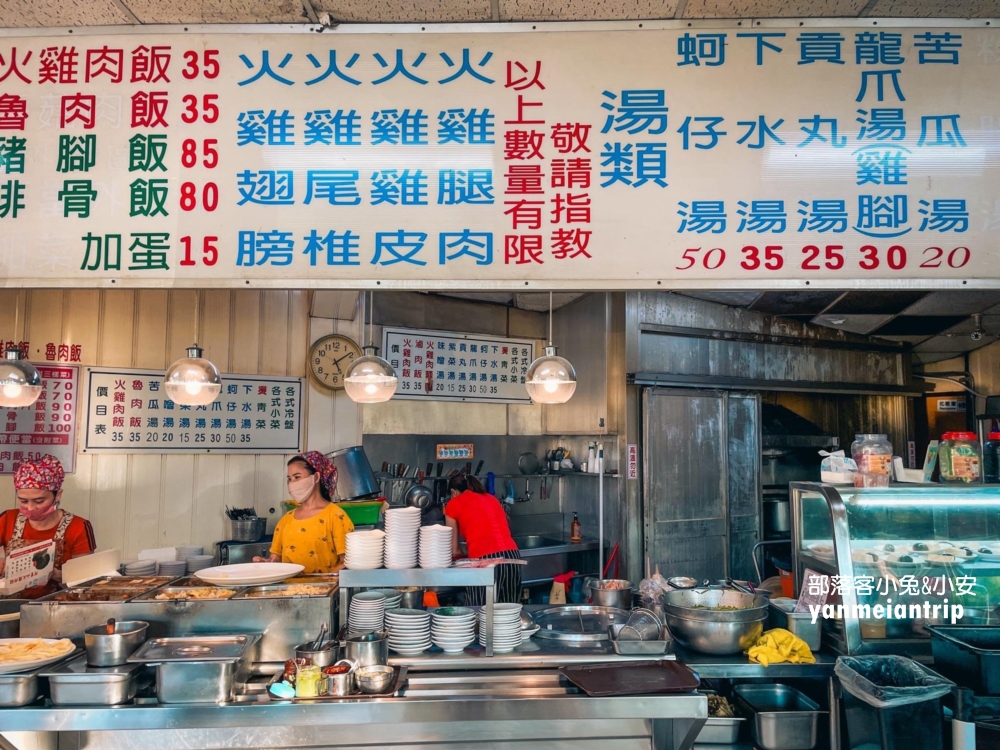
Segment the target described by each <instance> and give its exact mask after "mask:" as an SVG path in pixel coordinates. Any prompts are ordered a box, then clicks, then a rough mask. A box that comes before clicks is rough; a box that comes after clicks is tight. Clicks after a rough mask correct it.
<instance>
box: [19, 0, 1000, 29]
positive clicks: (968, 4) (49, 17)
mask: <svg viewBox="0 0 1000 750" xmlns="http://www.w3.org/2000/svg"><path fill="white" fill-rule="evenodd" d="M858 16H865V17H869V16H870V17H936V18H995V17H997V16H1000V0H0V27H40V26H104V25H121V24H135V23H141V24H173V23H310V22H311V23H316V22H323V23H334V24H335V23H437V22H440V23H466V22H491V21H492V22H498V21H609V20H633V19H671V18H780V17H793V18H799V17H800V18H809V17H816V18H819V17H833V18H837V17H841V18H843V17H847V18H851V17H858Z"/></svg>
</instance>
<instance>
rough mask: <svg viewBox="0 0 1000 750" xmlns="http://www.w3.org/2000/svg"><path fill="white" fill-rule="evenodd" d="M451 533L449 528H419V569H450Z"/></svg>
mask: <svg viewBox="0 0 1000 750" xmlns="http://www.w3.org/2000/svg"><path fill="white" fill-rule="evenodd" d="M453 533H454V532H453V531H452V529H451V527H450V526H440V525H438V526H422V527H420V567H421V568H450V567H451V535H452V534H453Z"/></svg>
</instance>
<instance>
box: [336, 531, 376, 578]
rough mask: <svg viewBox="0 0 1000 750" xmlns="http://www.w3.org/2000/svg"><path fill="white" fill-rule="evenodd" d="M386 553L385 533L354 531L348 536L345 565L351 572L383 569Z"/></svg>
mask: <svg viewBox="0 0 1000 750" xmlns="http://www.w3.org/2000/svg"><path fill="white" fill-rule="evenodd" d="M384 552H385V532H384V531H379V530H377V529H376V530H374V531H352V532H351V533H350V534H348V535H347V559H346V562H345V564H346V565H347V567H348V568H350V569H351V570H375V569H376V568H381V567H382V558H383V554H384Z"/></svg>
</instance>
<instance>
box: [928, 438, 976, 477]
mask: <svg viewBox="0 0 1000 750" xmlns="http://www.w3.org/2000/svg"><path fill="white" fill-rule="evenodd" d="M938 456H939V459H940V461H941V481H942V482H943V483H945V484H977V483H979V482H982V481H983V450H982V448H981V447H980V445H979V439H978V438H977V437H976V433H974V432H946V433H945V434H944V435H942V436H941V446H940V448H939V449H938Z"/></svg>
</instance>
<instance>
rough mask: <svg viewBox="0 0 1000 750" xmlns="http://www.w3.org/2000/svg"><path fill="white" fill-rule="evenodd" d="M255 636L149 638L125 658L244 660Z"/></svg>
mask: <svg viewBox="0 0 1000 750" xmlns="http://www.w3.org/2000/svg"><path fill="white" fill-rule="evenodd" d="M259 638H260V636H257V635H189V636H183V637H180V638H152V639H150V640H148V641H146V642H145V643H144V644H142V647H141V648H140V649H139V650H138V651H136V652H135V653H134V654H132V656H130V657H129V658H128V661H129V663H130V664H135V663H137V662H138V663H143V664H161V663H164V662H206V661H232V660H233V659H243V658H245V657H246V656H247V653H248V652H249V650H250V648H251V647H252V646H253V645H254V644H255V643H256V642H257V641H258V640H259Z"/></svg>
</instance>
